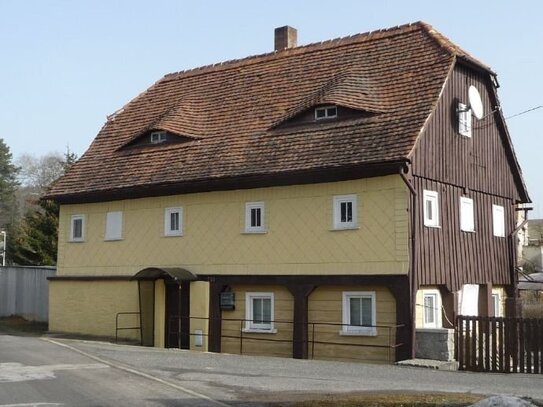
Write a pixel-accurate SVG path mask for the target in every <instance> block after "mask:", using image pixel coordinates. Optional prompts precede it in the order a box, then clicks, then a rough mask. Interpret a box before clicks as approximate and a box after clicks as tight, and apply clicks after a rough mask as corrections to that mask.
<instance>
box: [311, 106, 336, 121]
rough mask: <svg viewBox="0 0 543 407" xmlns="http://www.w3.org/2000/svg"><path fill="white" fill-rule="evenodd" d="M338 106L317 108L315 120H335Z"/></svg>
mask: <svg viewBox="0 0 543 407" xmlns="http://www.w3.org/2000/svg"><path fill="white" fill-rule="evenodd" d="M336 117H337V106H321V107H316V108H315V120H326V119H335V118H336Z"/></svg>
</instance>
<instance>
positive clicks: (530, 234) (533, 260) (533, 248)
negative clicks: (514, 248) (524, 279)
mask: <svg viewBox="0 0 543 407" xmlns="http://www.w3.org/2000/svg"><path fill="white" fill-rule="evenodd" d="M527 226H528V227H527V236H526V238H525V239H524V245H523V246H522V259H521V264H522V265H523V269H524V270H525V271H526V272H529V273H533V272H541V271H543V219H530V220H529V221H528V224H527Z"/></svg>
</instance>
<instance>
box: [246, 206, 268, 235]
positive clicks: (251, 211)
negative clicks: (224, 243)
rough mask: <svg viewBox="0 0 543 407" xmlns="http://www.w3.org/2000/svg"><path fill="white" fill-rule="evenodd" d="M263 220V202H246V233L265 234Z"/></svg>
mask: <svg viewBox="0 0 543 407" xmlns="http://www.w3.org/2000/svg"><path fill="white" fill-rule="evenodd" d="M264 220H265V219H264V202H247V203H246V204H245V232H246V233H262V232H265V231H266V225H265V223H264Z"/></svg>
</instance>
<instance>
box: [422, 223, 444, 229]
mask: <svg viewBox="0 0 543 407" xmlns="http://www.w3.org/2000/svg"><path fill="white" fill-rule="evenodd" d="M424 227H426V228H432V229H441V226H440V225H426V224H424Z"/></svg>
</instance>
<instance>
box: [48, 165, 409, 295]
mask: <svg viewBox="0 0 543 407" xmlns="http://www.w3.org/2000/svg"><path fill="white" fill-rule="evenodd" d="M344 194H357V195H358V220H359V222H358V223H359V229H356V230H342V231H332V226H333V225H332V213H333V209H332V208H333V205H332V202H333V196H334V195H344ZM250 201H263V202H265V205H266V209H265V215H266V216H265V219H266V225H267V233H265V234H245V233H243V230H244V221H245V215H244V209H245V202H250ZM407 203H408V191H407V188H406V186H405V185H404V184H403V181H402V180H401V178H400V177H399V176H395V175H393V176H387V177H376V178H368V179H362V180H353V181H344V182H334V183H325V184H312V185H297V186H286V187H273V188H260V189H249V190H237V191H222V192H221V191H219V192H208V193H198V194H188V195H177V196H169V197H157V198H143V199H133V200H123V201H115V202H105V203H93V204H81V205H62V206H61V210H60V230H59V257H58V275H59V276H62V275H133V274H135V273H136V272H138V271H140V270H141V269H143V268H145V267H148V266H177V267H179V266H181V267H185V268H187V269H188V270H190V271H192V272H194V273H197V274H247V275H249V274H306V275H307V274H334V273H337V274H361V273H362V274H402V273H407V270H408V217H407ZM175 206H182V207H183V209H184V216H183V218H184V235H183V236H180V237H165V236H164V209H165V208H167V207H175ZM108 211H123V226H124V227H123V240H119V241H104V233H105V218H106V213H107V212H108ZM74 214H83V215H85V218H86V227H85V241H84V242H81V243H75V242H68V238H69V227H70V217H71V215H74ZM53 295H54V294H53Z"/></svg>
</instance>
